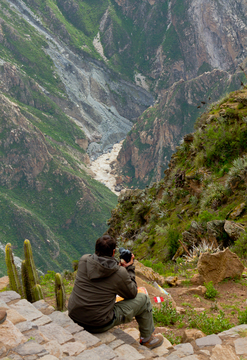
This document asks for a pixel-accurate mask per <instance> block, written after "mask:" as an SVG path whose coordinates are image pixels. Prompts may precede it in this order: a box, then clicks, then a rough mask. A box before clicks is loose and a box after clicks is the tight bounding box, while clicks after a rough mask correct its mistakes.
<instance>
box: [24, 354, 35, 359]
mask: <svg viewBox="0 0 247 360" xmlns="http://www.w3.org/2000/svg"><path fill="white" fill-rule="evenodd" d="M36 359H37V355H28V356H25V360H36Z"/></svg>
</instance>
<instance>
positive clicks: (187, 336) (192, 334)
mask: <svg viewBox="0 0 247 360" xmlns="http://www.w3.org/2000/svg"><path fill="white" fill-rule="evenodd" d="M204 336H206V335H205V334H204V333H203V332H202V331H201V330H198V329H186V330H184V332H183V335H182V342H183V343H188V342H191V341H193V340H196V339H200V338H202V337H204Z"/></svg>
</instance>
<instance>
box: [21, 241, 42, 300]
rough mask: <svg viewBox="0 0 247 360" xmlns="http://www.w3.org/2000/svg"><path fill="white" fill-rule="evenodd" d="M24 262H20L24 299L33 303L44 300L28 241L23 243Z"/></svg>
mask: <svg viewBox="0 0 247 360" xmlns="http://www.w3.org/2000/svg"><path fill="white" fill-rule="evenodd" d="M24 254H25V260H24V261H23V262H22V267H21V274H22V283H23V287H24V291H25V296H26V299H27V300H28V301H30V302H32V303H33V302H35V301H38V300H41V299H43V298H44V296H43V293H42V290H41V287H40V285H39V278H38V274H37V270H36V267H35V265H34V260H33V253H32V248H31V244H30V241H29V240H25V241H24Z"/></svg>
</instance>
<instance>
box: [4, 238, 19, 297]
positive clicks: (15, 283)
mask: <svg viewBox="0 0 247 360" xmlns="http://www.w3.org/2000/svg"><path fill="white" fill-rule="evenodd" d="M5 261H6V265H7V272H8V277H9V284H10V289H11V290H14V291H16V292H17V293H18V294H20V295H21V297H23V289H22V285H21V282H20V279H19V275H18V272H17V269H16V266H15V263H14V256H13V253H12V248H11V244H7V245H6V247H5Z"/></svg>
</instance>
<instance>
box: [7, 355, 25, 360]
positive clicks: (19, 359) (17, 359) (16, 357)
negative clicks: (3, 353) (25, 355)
mask: <svg viewBox="0 0 247 360" xmlns="http://www.w3.org/2000/svg"><path fill="white" fill-rule="evenodd" d="M4 359H6V360H10V359H11V360H22V357H20V356H19V355H17V354H10V355H9V356H8V357H5V358H4Z"/></svg>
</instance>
